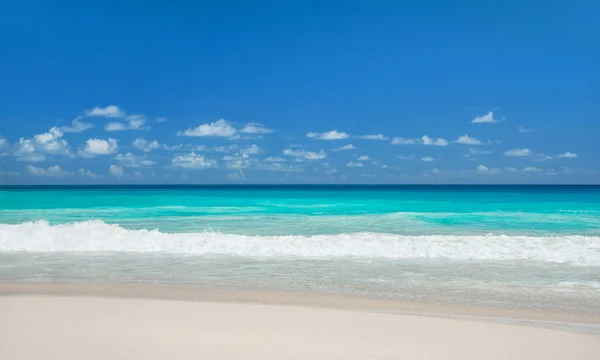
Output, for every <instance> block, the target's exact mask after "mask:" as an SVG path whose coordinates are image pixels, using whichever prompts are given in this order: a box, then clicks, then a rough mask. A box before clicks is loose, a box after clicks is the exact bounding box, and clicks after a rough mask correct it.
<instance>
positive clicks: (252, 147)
mask: <svg viewBox="0 0 600 360" xmlns="http://www.w3.org/2000/svg"><path fill="white" fill-rule="evenodd" d="M261 151H262V150H261V149H260V148H259V147H258V145H256V144H252V145H250V146H248V147H247V148H245V149H240V153H241V154H248V155H254V154H258V153H260V152H261Z"/></svg>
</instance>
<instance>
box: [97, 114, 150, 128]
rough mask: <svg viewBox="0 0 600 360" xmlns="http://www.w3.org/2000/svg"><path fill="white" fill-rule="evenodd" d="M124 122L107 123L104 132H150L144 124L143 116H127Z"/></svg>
mask: <svg viewBox="0 0 600 360" xmlns="http://www.w3.org/2000/svg"><path fill="white" fill-rule="evenodd" d="M125 120H126V122H124V123H123V122H109V123H108V124H106V125H105V126H104V130H105V131H124V130H150V127H149V126H144V125H145V124H146V118H145V116H144V115H138V114H136V115H129V116H127V117H126V118H125Z"/></svg>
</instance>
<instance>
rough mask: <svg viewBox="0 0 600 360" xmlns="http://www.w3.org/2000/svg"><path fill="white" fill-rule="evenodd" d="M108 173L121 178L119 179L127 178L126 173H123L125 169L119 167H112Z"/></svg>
mask: <svg viewBox="0 0 600 360" xmlns="http://www.w3.org/2000/svg"><path fill="white" fill-rule="evenodd" d="M108 172H109V173H110V174H111V175H113V176H116V177H119V178H120V177H123V176H125V172H124V171H123V168H122V167H120V166H118V165H111V166H110V167H109V168H108Z"/></svg>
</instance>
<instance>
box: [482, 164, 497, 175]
mask: <svg viewBox="0 0 600 360" xmlns="http://www.w3.org/2000/svg"><path fill="white" fill-rule="evenodd" d="M476 170H477V172H478V173H481V174H497V173H499V172H500V169H497V168H489V167H487V166H485V165H479V166H477V168H476Z"/></svg>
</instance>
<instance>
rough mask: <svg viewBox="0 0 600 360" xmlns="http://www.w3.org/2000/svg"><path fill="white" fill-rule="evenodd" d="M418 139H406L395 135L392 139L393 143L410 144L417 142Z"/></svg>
mask: <svg viewBox="0 0 600 360" xmlns="http://www.w3.org/2000/svg"><path fill="white" fill-rule="evenodd" d="M416 143H417V140H415V139H406V138H403V137H395V138H393V139H392V145H410V144H416Z"/></svg>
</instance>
